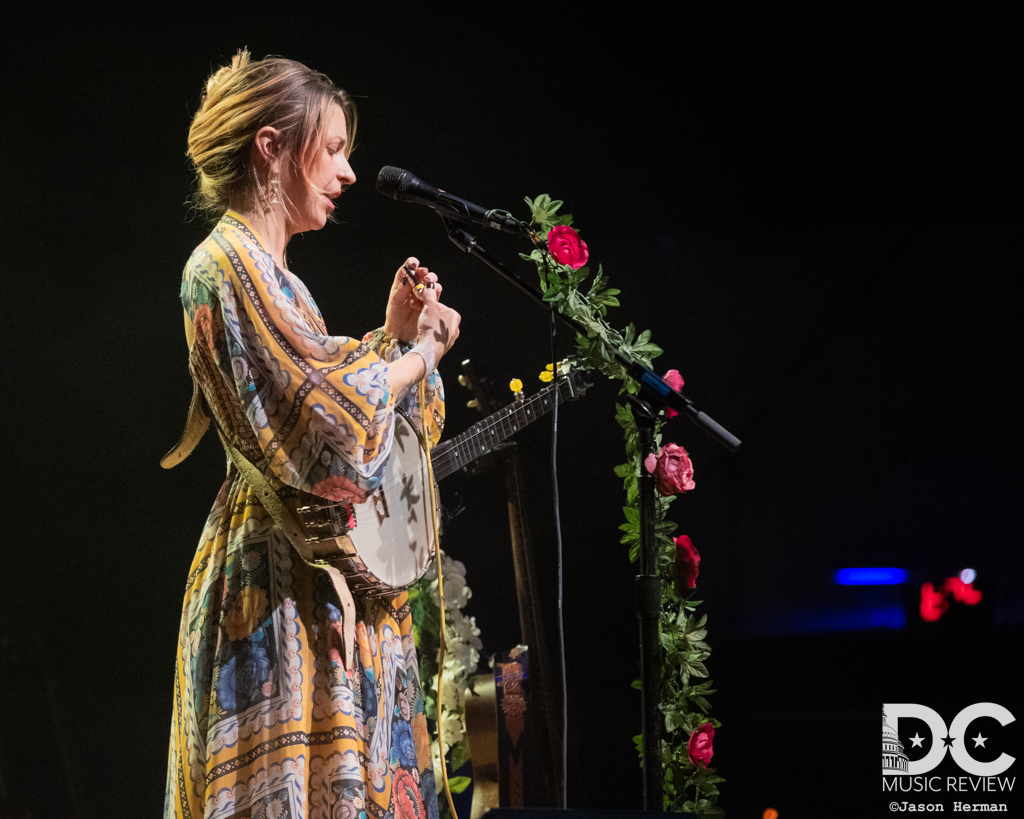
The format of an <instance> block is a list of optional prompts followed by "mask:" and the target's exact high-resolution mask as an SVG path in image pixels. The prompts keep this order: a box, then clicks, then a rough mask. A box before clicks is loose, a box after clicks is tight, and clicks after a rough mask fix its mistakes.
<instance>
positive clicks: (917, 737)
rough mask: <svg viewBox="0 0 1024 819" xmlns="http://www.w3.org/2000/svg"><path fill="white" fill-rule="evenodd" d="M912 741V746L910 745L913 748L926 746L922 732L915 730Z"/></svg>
mask: <svg viewBox="0 0 1024 819" xmlns="http://www.w3.org/2000/svg"><path fill="white" fill-rule="evenodd" d="M910 742H911V743H912V744H911V746H910V747H911V748H922V747H924V746H923V745H922V743H923V742H924V737H923V736H921V734H920V732H915V733H914V735H913V736H912V737H911V738H910Z"/></svg>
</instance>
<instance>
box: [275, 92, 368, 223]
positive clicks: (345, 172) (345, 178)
mask: <svg viewBox="0 0 1024 819" xmlns="http://www.w3.org/2000/svg"><path fill="white" fill-rule="evenodd" d="M326 130H327V139H326V141H325V142H324V147H323V149H322V150H321V151H320V154H319V155H318V156H316V157H314V158H313V162H312V164H311V165H310V167H309V168H308V169H307V171H306V174H307V176H308V179H309V182H310V183H311V184H312V186H313V187H312V188H311V187H310V185H308V184H306V180H305V179H303V178H302V176H301V175H300V174H297V173H294V172H292V173H289V174H288V178H287V179H285V178H284V174H283V173H282V178H281V183H282V186H283V188H284V193H285V195H286V196H287V197H288V198H287V200H286V201H287V202H288V203H289V206H288V211H289V217H290V218H289V219H288V222H289V226H288V227H289V230H288V233H289V235H294V234H296V233H301V232H302V231H304V230H319V229H320V228H322V227H323V226H324V225H325V224H327V217H328V216H329V215H330V214H331V213H332V212H333V211H334V202H333V201H332V200H334V199H337V198H338V197H339V196H341V192H342V191H343V190H344V189H345V188H346V187H348V186H349V185H351V184H353V183H354V182H355V181H356V175H355V173H353V171H352V166H351V165H349V164H348V159H347V158H346V153H347V150H346V149H347V148H348V126H347V125H346V123H345V112H344V111H342V110H341V106H338V105H332V106H331V109H330V114H329V116H328V121H327V128H326Z"/></svg>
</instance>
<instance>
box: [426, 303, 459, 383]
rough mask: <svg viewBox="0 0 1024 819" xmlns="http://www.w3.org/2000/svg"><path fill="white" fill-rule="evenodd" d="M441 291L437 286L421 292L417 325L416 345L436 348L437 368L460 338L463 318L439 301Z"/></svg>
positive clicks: (435, 360)
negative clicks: (460, 326)
mask: <svg viewBox="0 0 1024 819" xmlns="http://www.w3.org/2000/svg"><path fill="white" fill-rule="evenodd" d="M440 289H441V286H440V285H437V286H436V287H434V288H430V287H426V288H424V289H423V290H422V291H420V296H421V298H422V302H421V307H422V309H421V310H420V315H419V319H418V320H417V323H416V343H417V344H429V345H431V346H432V347H433V348H434V356H435V359H434V362H435V366H436V364H437V362H439V361H440V360H441V356H443V355H444V354H445V353H447V352H448V351H449V350H450V349H451V347H452V345H453V344H454V343H455V339H457V338H458V337H459V324H460V323H461V322H462V316H460V315H459V314H458V313H457V312H455V311H454V310H452V308H451V307H447V306H446V305H443V304H441V302H440V301H439V300H438V299H439V292H438V291H440ZM428 375H429V373H428Z"/></svg>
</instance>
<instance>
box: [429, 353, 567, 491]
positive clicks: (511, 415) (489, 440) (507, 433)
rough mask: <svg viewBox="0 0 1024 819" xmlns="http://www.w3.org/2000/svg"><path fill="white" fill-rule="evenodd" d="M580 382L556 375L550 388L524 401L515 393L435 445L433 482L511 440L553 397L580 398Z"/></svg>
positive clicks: (550, 405) (544, 410) (549, 407)
mask: <svg viewBox="0 0 1024 819" xmlns="http://www.w3.org/2000/svg"><path fill="white" fill-rule="evenodd" d="M580 381H581V372H580V371H579V370H569V371H568V372H566V373H559V374H558V377H557V378H556V380H555V381H554V383H552V384H551V385H550V386H548V387H545V388H544V389H542V390H540V391H539V392H536V393H534V394H533V395H531V396H529V397H528V398H524V397H522V393H519V396H520V397H518V398H516V400H515V401H513V402H512V403H511V404H509V405H508V406H507V407H505V408H504V409H500V410H498V411H497V412H495V413H494V414H493V415H488V416H487V417H486V418H484V419H483V420H481V421H477V422H476V423H475V424H473V426H471V427H469V429H467V430H465V431H464V432H461V433H460V434H458V435H456V436H455V437H454V438H451V439H449V440H447V441H443V442H441V443H440V444H438V445H437V446H435V447H434V448H433V450H431V453H430V460H431V464H432V466H433V470H434V480H436V481H440V480H441V479H442V478H445V477H447V476H448V475H451V474H452V473H453V472H458V471H459V470H460V469H462V467H464V466H466V465H467V464H469V463H470V462H471V461H473V460H475V459H477V458H479V457H480V456H481V455H484V454H485V453H486V452H488V451H489V450H491V449H493V448H494V447H495V446H496V445H498V444H500V443H501V442H502V441H506V440H508V439H509V438H511V437H512V436H513V435H515V434H516V433H517V432H519V430H521V429H523V428H524V427H527V426H529V425H530V424H532V423H533V422H534V421H536V420H537V419H539V418H541V417H542V416H544V415H547V414H548V413H549V412H550V411H551V410H552V408H553V407H554V399H555V395H557V396H558V402H559V403H562V402H563V401H569V400H572V399H574V398H577V397H579V396H580V395H582V394H583V392H584V390H585V389H586V386H585V385H583V384H581V383H580Z"/></svg>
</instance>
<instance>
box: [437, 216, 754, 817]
mask: <svg viewBox="0 0 1024 819" xmlns="http://www.w3.org/2000/svg"><path fill="white" fill-rule="evenodd" d="M441 221H442V222H444V224H445V228H446V229H447V231H448V238H449V239H451V240H452V242H453V243H454V244H455V246H456V247H457V248H459V250H461V251H463V252H465V253H468V254H470V255H471V256H473V257H474V258H476V259H479V260H480V261H481V262H483V263H484V264H485V265H487V266H488V267H489V268H491V270H493V271H495V272H496V273H497V274H498V275H500V276H501V277H502V278H504V279H505V280H506V281H508V282H509V283H511V284H512V285H513V286H514V287H515V288H516V289H517V290H519V291H520V292H521V293H524V294H526V295H527V296H528V297H530V298H531V299H533V300H534V301H535V302H537V303H538V304H540V305H541V306H545V305H546V302H545V301H544V295H543V293H541V291H540V290H538V289H537V288H536V287H533V286H532V285H529V284H527V283H526V282H524V281H522V280H521V279H520V278H519V277H518V276H516V275H515V274H514V273H513V272H512V271H511V270H509V269H508V268H507V267H506V266H505V265H504V264H502V263H501V262H500V261H498V259H496V258H495V257H494V256H493V255H491V254H490V253H488V252H487V251H486V250H484V249H483V248H482V247H481V246H480V245H479V243H478V242H477V240H476V237H475V236H471V235H470V234H469V233H467V232H466V231H465V230H463V229H462V228H461V227H460V226H459V225H457V224H455V223H454V222H453V221H452V220H451V219H448V218H445V217H444V216H442V217H441ZM520 224H521V226H522V232H523V236H524V237H525V238H528V239H530V241H532V242H533V244H534V245H536V246H537V247H540V248H545V243H544V241H543V240H542V239H541V238H539V237H538V236H537V234H536V233H535V232H534V231H532V230H530V228H529V227H528V226H527V225H525V224H523V223H520ZM546 306H547V307H549V308H550V310H551V312H552V314H556V311H555V307H554V305H546ZM557 315H558V317H559V318H561V319H562V321H563V322H565V323H566V324H567V325H568V326H569V327H570V328H572V329H573V330H575V331H576V332H577V333H579V334H580V335H582V336H586V335H587V331H586V328H584V327H583V325H582V324H580V323H579V322H578V321H576V320H575V319H574V318H572V317H571V316H566V315H563V314H562V313H557ZM606 344H607V342H606ZM608 346H609V347H610V348H611V352H612V353H613V354H614V356H615V358H616V359H617V360H618V361H619V363H620V364H622V365H623V366H624V367H625V368H626V373H627V374H628V375H629V376H630V377H632V378H633V379H635V380H636V381H637V383H639V384H640V386H641V387H642V388H643V389H644V399H646V400H644V399H641V398H637V397H635V396H629V398H630V400H631V401H632V403H633V407H634V409H635V412H634V417H635V418H636V423H637V428H638V430H639V433H640V448H641V451H640V462H641V463H643V462H644V461H645V460H646V459H647V456H648V455H650V454H653V453H654V428H655V424H656V423H657V413H658V412H659V411H660V410H662V409H664V408H666V407H669V408H671V409H674V410H675V411H676V412H678V413H679V414H680V415H685V416H686V417H687V419H688V420H690V421H691V422H692V423H693V424H695V425H696V426H698V427H699V428H700V429H702V430H703V431H704V432H705V433H707V434H708V435H710V436H711V437H712V438H714V439H715V440H716V441H718V442H719V443H720V444H722V446H724V447H726V449H729V450H730V451H732V452H735V451H736V450H737V449H739V447H740V444H741V442H740V440H739V438H737V437H736V436H735V435H733V434H732V433H731V432H729V431H728V430H727V429H725V428H724V427H723V426H721V425H720V424H718V423H717V422H716V421H714V420H713V419H712V418H710V417H709V416H708V415H706V414H705V413H703V412H700V411H699V410H698V409H697V407H696V406H695V405H694V403H693V402H692V401H691V400H690V399H689V398H686V397H685V396H684V395H683V394H682V393H680V392H678V391H676V390H673V389H672V388H671V387H669V385H668V384H666V383H665V381H664V379H662V378H661V376H659V375H657V374H656V373H655V372H654V371H653V370H651V369H650V368H648V367H645V366H644V365H643V364H641V363H640V362H639V361H637V360H635V359H634V358H633V356H632V355H627V354H626V353H625V352H623V351H622V350H621V349H619V348H617V347H614V346H613V345H610V344H609V345H608ZM555 378H556V379H557V378H558V368H557V367H556V368H555ZM637 501H638V507H639V509H638V511H639V517H640V574H639V575H637V578H636V611H637V618H638V620H639V621H640V693H641V726H642V727H641V733H642V736H643V788H644V810H646V811H659V812H660V811H661V810H662V798H663V796H662V754H661V734H662V717H661V711H660V710H659V708H658V705H659V702H660V700H661V697H660V688H661V642H660V637H659V619H660V616H661V579H660V578H659V577H658V568H657V554H658V547H657V537H656V533H655V527H656V522H657V521H656V517H655V509H656V506H657V501H656V498H655V480H654V476H653V475H651V474H649V473H648V472H647V471H646V470H645V469H643V468H641V470H640V481H639V495H638V498H637Z"/></svg>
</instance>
